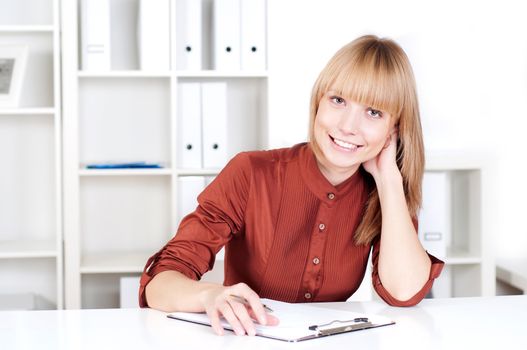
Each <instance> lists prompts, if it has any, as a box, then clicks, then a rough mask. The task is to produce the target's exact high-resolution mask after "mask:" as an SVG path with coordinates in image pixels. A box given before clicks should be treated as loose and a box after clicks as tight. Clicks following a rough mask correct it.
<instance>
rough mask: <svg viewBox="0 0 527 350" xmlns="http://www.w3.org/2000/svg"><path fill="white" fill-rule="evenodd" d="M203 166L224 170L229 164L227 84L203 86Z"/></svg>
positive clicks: (204, 84)
mask: <svg viewBox="0 0 527 350" xmlns="http://www.w3.org/2000/svg"><path fill="white" fill-rule="evenodd" d="M201 114H202V122H203V166H204V167H205V168H222V167H223V166H224V165H225V164H226V163H227V84H226V83H224V82H209V83H202V84H201Z"/></svg>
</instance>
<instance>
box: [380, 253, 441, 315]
mask: <svg viewBox="0 0 527 350" xmlns="http://www.w3.org/2000/svg"><path fill="white" fill-rule="evenodd" d="M427 254H428V257H429V258H430V261H431V263H432V265H431V266H430V274H429V277H428V280H427V281H426V283H425V284H424V285H423V287H422V288H421V290H419V291H418V292H417V293H416V294H415V295H414V296H413V297H411V298H410V299H408V300H399V299H396V298H394V297H393V296H392V295H391V294H390V293H389V292H388V291H387V290H386V289H385V288H384V286H383V285H382V283H381V280H380V278H379V274H378V273H373V275H372V279H373V287H374V288H375V291H376V292H377V294H378V295H379V296H380V297H381V298H382V299H383V300H384V301H385V302H386V303H387V304H389V305H391V306H414V305H416V304H418V303H419V302H420V301H421V300H423V299H424V297H425V296H426V295H427V294H428V292H429V291H430V289H431V288H432V285H433V284H434V280H435V279H436V278H437V277H439V275H440V274H441V271H442V270H443V266H444V262H443V261H441V260H439V259H438V258H436V257H435V256H433V255H431V254H429V253H428V252H427Z"/></svg>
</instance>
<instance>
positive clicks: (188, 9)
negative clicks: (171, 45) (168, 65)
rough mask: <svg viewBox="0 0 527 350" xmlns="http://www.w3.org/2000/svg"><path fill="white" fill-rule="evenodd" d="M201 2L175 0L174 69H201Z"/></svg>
mask: <svg viewBox="0 0 527 350" xmlns="http://www.w3.org/2000/svg"><path fill="white" fill-rule="evenodd" d="M201 18H202V5H201V1H196V0H177V3H176V27H177V28H176V67H177V69H178V70H201V69H202V37H201V27H202V23H201Z"/></svg>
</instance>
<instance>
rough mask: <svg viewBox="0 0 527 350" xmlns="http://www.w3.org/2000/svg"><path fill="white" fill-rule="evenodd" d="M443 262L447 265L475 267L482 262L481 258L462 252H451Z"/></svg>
mask: <svg viewBox="0 0 527 350" xmlns="http://www.w3.org/2000/svg"><path fill="white" fill-rule="evenodd" d="M443 260H444V262H445V264H446V265H473V264H481V262H482V259H481V256H478V255H476V254H471V253H469V252H467V251H462V250H454V251H449V252H448V253H447V256H446V257H445V258H444V259H443Z"/></svg>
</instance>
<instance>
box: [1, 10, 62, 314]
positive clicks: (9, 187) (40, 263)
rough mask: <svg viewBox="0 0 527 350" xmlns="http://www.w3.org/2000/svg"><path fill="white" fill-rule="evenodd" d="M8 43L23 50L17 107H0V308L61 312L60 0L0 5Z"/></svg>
mask: <svg viewBox="0 0 527 350" xmlns="http://www.w3.org/2000/svg"><path fill="white" fill-rule="evenodd" d="M28 9H31V11H28ZM13 44H14V45H25V46H27V48H28V54H27V63H26V66H25V74H24V78H23V81H22V88H21V93H20V101H19V104H18V106H16V107H13V108H2V107H0V149H1V150H2V151H1V152H2V162H1V164H0V173H1V174H2V180H1V181H0V193H1V194H2V200H1V201H0V276H1V278H0V310H2V309H55V308H59V309H60V308H62V307H63V254H62V250H63V248H62V213H61V208H62V185H61V184H62V180H61V175H62V171H61V108H60V106H61V76H60V74H61V72H60V52H61V47H60V18H59V1H58V0H17V1H7V2H3V3H2V10H1V11H0V47H2V45H13ZM15 64H16V63H15Z"/></svg>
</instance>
